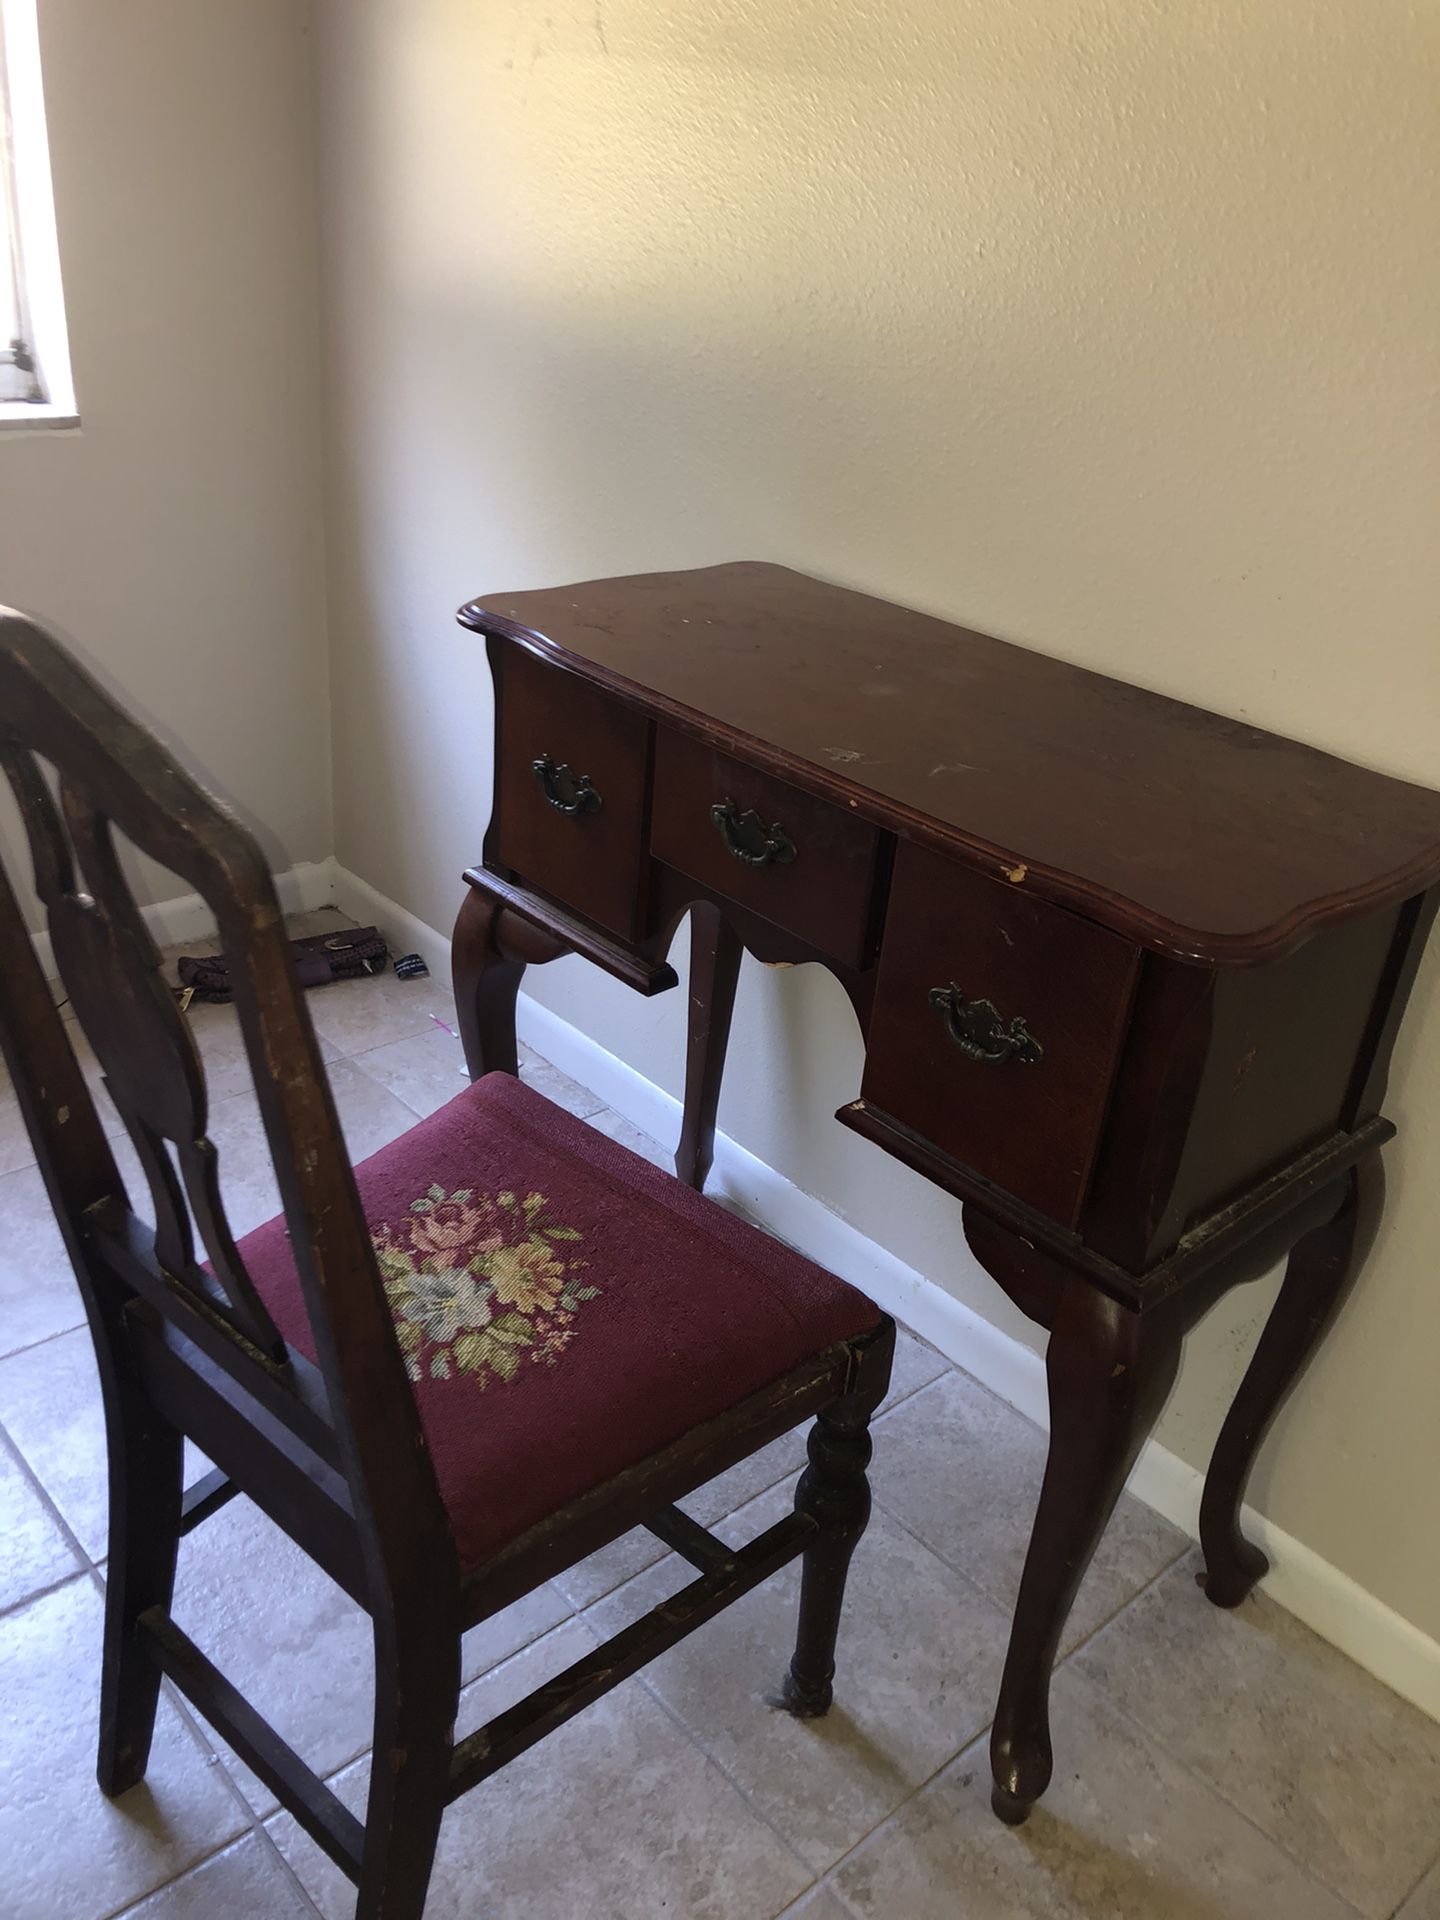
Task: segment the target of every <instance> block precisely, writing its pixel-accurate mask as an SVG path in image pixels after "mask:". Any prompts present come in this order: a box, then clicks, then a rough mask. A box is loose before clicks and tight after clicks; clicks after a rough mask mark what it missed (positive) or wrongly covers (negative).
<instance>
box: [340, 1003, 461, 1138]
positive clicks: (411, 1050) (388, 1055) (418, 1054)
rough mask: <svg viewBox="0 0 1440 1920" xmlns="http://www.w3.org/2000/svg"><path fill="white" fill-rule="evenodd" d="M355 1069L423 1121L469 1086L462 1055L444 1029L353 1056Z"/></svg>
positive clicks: (450, 1035)
mask: <svg viewBox="0 0 1440 1920" xmlns="http://www.w3.org/2000/svg"><path fill="white" fill-rule="evenodd" d="M353 1059H354V1063H355V1065H356V1066H357V1067H361V1068H363V1069H364V1071H365V1072H366V1073H368V1074H369V1075H370V1077H371V1079H372V1080H378V1081H379V1082H380V1084H381V1085H382V1086H384V1087H388V1088H389V1090H390V1092H391V1093H393V1094H394V1095H395V1097H396V1099H398V1100H403V1101H404V1102H405V1104H406V1106H407V1107H409V1108H410V1109H411V1111H412V1112H414V1113H417V1114H419V1115H420V1117H421V1118H422V1119H424V1118H425V1117H426V1116H427V1115H429V1114H432V1113H434V1112H436V1111H437V1109H438V1108H440V1107H443V1106H445V1105H446V1104H447V1102H449V1101H451V1100H453V1099H454V1098H455V1096H456V1095H457V1094H459V1093H463V1092H464V1090H465V1088H466V1087H467V1086H469V1084H470V1080H469V1075H468V1074H467V1073H466V1071H465V1051H464V1048H463V1047H462V1046H461V1045H460V1042H459V1041H458V1040H457V1039H456V1038H455V1036H454V1035H453V1034H451V1033H448V1032H447V1031H446V1030H445V1028H444V1027H437V1026H433V1025H432V1026H431V1028H430V1031H429V1032H428V1033H416V1034H411V1035H410V1037H409V1038H408V1039H405V1040H391V1041H389V1042H388V1043H387V1044H386V1045H385V1046H383V1047H372V1048H371V1049H370V1051H369V1052H368V1053H357V1054H355V1055H354V1056H353Z"/></svg>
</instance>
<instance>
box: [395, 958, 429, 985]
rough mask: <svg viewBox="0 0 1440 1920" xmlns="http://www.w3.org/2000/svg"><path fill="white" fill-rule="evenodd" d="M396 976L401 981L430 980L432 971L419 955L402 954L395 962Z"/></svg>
mask: <svg viewBox="0 0 1440 1920" xmlns="http://www.w3.org/2000/svg"><path fill="white" fill-rule="evenodd" d="M395 976H396V978H397V979H399V980H428V979H429V977H430V969H429V968H428V967H427V966H426V964H425V962H424V961H423V960H422V959H421V958H420V956H419V954H418V953H402V954H401V956H400V958H399V959H398V960H397V961H396V962H395Z"/></svg>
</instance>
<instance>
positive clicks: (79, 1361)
mask: <svg viewBox="0 0 1440 1920" xmlns="http://www.w3.org/2000/svg"><path fill="white" fill-rule="evenodd" d="M0 1423H3V1424H4V1426H5V1428H6V1430H7V1431H8V1432H9V1435H10V1438H11V1439H12V1440H13V1441H14V1442H15V1445H16V1446H17V1447H18V1448H19V1449H20V1451H21V1453H22V1454H23V1455H24V1456H25V1460H26V1463H27V1464H28V1466H29V1468H30V1471H31V1472H32V1473H33V1474H34V1475H35V1478H36V1479H37V1480H38V1481H39V1482H40V1484H41V1486H42V1487H44V1489H45V1491H46V1492H47V1493H48V1494H49V1496H50V1498H51V1499H52V1500H53V1501H54V1502H55V1505H56V1506H57V1507H58V1508H59V1509H60V1512H61V1514H62V1515H63V1516H64V1519H65V1524H66V1525H67V1526H68V1527H69V1528H70V1530H71V1532H72V1533H73V1534H75V1536H76V1538H77V1539H78V1540H79V1542H80V1544H81V1546H82V1547H83V1548H84V1549H85V1551H86V1553H88V1554H89V1555H90V1557H91V1559H93V1560H98V1559H100V1558H102V1557H103V1555H104V1553H105V1528H106V1513H107V1511H108V1497H107V1492H106V1469H105V1417H104V1412H103V1410H102V1407H101V1404H100V1376H99V1374H98V1373H97V1372H96V1369H95V1352H94V1348H93V1347H92V1346H91V1343H90V1330H89V1328H88V1327H81V1328H79V1329H78V1330H77V1331H76V1332H74V1333H64V1334H61V1335H60V1337H59V1338H58V1339H56V1340H47V1341H46V1342H45V1344H44V1345H43V1346H40V1347H32V1348H31V1349H30V1350H29V1352H27V1353H18V1354H12V1355H11V1357H10V1358H9V1359H8V1360H0Z"/></svg>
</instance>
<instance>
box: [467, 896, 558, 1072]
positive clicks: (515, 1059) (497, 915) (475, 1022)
mask: <svg viewBox="0 0 1440 1920" xmlns="http://www.w3.org/2000/svg"><path fill="white" fill-rule="evenodd" d="M568 951H569V949H568V948H567V947H566V946H565V945H564V943H563V942H562V941H559V940H556V939H554V938H553V937H552V936H551V935H549V934H546V933H544V932H542V931H541V929H540V928H538V927H532V926H531V925H530V924H529V922H528V921H525V920H522V919H521V918H520V917H519V916H518V915H517V914H513V913H509V912H507V910H506V909H505V908H504V907H503V906H502V905H501V904H500V902H499V901H498V900H496V899H495V898H494V897H493V895H491V894H488V893H486V891H485V890H484V888H483V887H477V886H474V885H473V884H472V885H471V886H470V887H469V889H468V891H467V892H466V895H465V899H464V902H463V903H462V905H461V908H460V912H459V914H458V915H457V916H456V920H455V931H454V934H453V935H452V939H451V962H450V977H451V981H452V983H453V985H454V989H455V1015H456V1018H457V1020H458V1021H459V1023H460V1039H461V1043H462V1044H463V1046H464V1048H465V1064H466V1066H467V1067H469V1069H470V1078H471V1079H472V1080H478V1079H479V1078H480V1076H481V1074H482V1073H510V1074H518V1072H519V1070H520V1066H519V1053H518V1049H517V1047H516V1043H515V1000H516V996H517V995H518V994H519V991H520V982H521V980H522V979H523V977H524V974H525V968H526V965H527V964H529V963H531V962H543V961H546V960H556V959H558V958H559V957H560V955H561V954H562V953H567V952H568Z"/></svg>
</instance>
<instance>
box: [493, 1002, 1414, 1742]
mask: <svg viewBox="0 0 1440 1920" xmlns="http://www.w3.org/2000/svg"><path fill="white" fill-rule="evenodd" d="M518 1026H519V1030H520V1034H521V1037H522V1038H523V1039H524V1040H526V1041H528V1042H529V1044H530V1045H531V1046H533V1047H534V1048H535V1051H536V1052H537V1053H540V1054H543V1055H544V1056H545V1058H546V1059H547V1060H551V1061H553V1062H554V1064H555V1065H556V1066H557V1067H559V1068H561V1070H562V1071H563V1072H565V1073H568V1074H570V1075H571V1077H572V1078H573V1079H576V1080H578V1081H579V1082H580V1084H581V1085H582V1086H585V1087H589V1088H590V1090H591V1091H592V1092H593V1093H595V1094H596V1095H597V1096H598V1097H599V1098H601V1099H603V1100H604V1101H605V1103H606V1104H607V1105H608V1106H610V1107H613V1108H614V1110H615V1111H616V1112H617V1113H620V1114H623V1115H624V1116H625V1118H626V1119H627V1120H629V1121H630V1122H631V1123H632V1124H633V1125H635V1126H637V1127H639V1128H641V1129H642V1131H644V1132H645V1133H648V1134H650V1135H651V1136H652V1137H653V1138H655V1139H657V1140H662V1141H668V1140H675V1139H678V1137H679V1132H680V1102H679V1101H678V1100H676V1099H675V1098H674V1097H673V1096H672V1095H671V1094H668V1093H666V1092H665V1091H664V1089H663V1088H661V1087H657V1086H656V1085H654V1083H653V1082H652V1081H649V1080H646V1079H645V1078H644V1077H643V1076H642V1075H641V1074H639V1073H637V1072H636V1071H635V1069H634V1068H633V1067H630V1066H627V1065H626V1063H625V1062H624V1061H623V1060H619V1059H617V1058H616V1057H615V1055H614V1054H612V1053H608V1052H607V1051H606V1050H605V1049H604V1048H603V1047H601V1046H600V1045H599V1044H598V1043H597V1042H596V1041H594V1040H592V1039H590V1038H589V1036H588V1035H587V1034H584V1033H581V1032H580V1031H579V1029H578V1028H576V1027H573V1026H571V1025H570V1024H569V1022H568V1021H566V1020H563V1019H561V1017H560V1016H559V1015H558V1014H556V1013H553V1012H551V1010H550V1009H549V1008H548V1007H544V1006H541V1005H540V1003H539V1002H538V1001H535V1000H531V999H529V998H528V997H527V996H526V995H524V994H522V995H521V997H520V1004H519V1016H518ZM709 1191H710V1192H712V1193H723V1194H725V1195H726V1196H727V1197H729V1198H731V1199H733V1200H735V1201H737V1202H738V1203H739V1204H740V1205H742V1206H743V1207H744V1208H745V1209H746V1211H747V1212H749V1213H750V1214H751V1215H753V1217H754V1218H755V1219H757V1220H760V1221H763V1222H764V1224H765V1225H766V1226H767V1227H769V1228H770V1229H771V1230H772V1231H773V1232H774V1233H776V1234H778V1235H779V1236H780V1238H781V1239H783V1240H786V1241H788V1242H789V1243H790V1244H791V1245H792V1246H795V1247H798V1248H800V1250H801V1251H802V1252H804V1253H806V1254H808V1255H809V1256H810V1258H811V1259H812V1260H815V1261H816V1262H817V1263H818V1264H819V1265H821V1266H823V1267H828V1268H829V1269H830V1271H831V1272H832V1273H838V1274H839V1275H840V1276H841V1278H842V1279H845V1280H849V1281H851V1282H852V1283H853V1284H854V1285H855V1286H857V1287H859V1288H860V1289H861V1290H862V1292H865V1293H868V1294H869V1296H870V1298H871V1299H872V1300H874V1301H875V1302H876V1304H877V1305H879V1306H881V1307H883V1308H884V1309H885V1311H886V1312H887V1313H891V1314H893V1315H894V1316H895V1318H896V1319H897V1320H899V1321H901V1322H902V1323H903V1324H904V1325H905V1326H907V1327H909V1328H910V1330H911V1331H912V1332H913V1333H916V1334H918V1335H919V1336H920V1337H921V1339H922V1340H928V1341H929V1342H930V1344H931V1345H932V1346H934V1347H937V1348H938V1349H939V1350H940V1352H941V1353H943V1354H944V1355H945V1356H946V1358H947V1359H950V1360H953V1361H955V1363H956V1364H957V1365H958V1366H961V1367H963V1368H964V1369H965V1371H966V1372H967V1373H969V1374H972V1375H973V1376H974V1377H975V1378H976V1379H977V1380H979V1381H980V1383H981V1384H982V1385H983V1386H986V1387H988V1388H989V1389H990V1391H991V1392H992V1393H994V1394H995V1395H997V1396H998V1398H1000V1399H1002V1400H1004V1401H1006V1402H1007V1403H1008V1404H1009V1405H1010V1406H1012V1407H1014V1408H1016V1409H1017V1410H1018V1411H1019V1412H1020V1413H1023V1414H1024V1415H1025V1416H1026V1417H1027V1419H1030V1420H1033V1421H1034V1422H1035V1424H1036V1425H1037V1426H1039V1427H1041V1428H1045V1427H1047V1426H1048V1421H1049V1407H1048V1402H1047V1398H1046V1387H1045V1362H1044V1359H1043V1357H1042V1356H1041V1355H1040V1354H1038V1353H1035V1352H1032V1350H1031V1349H1030V1348H1029V1347H1027V1346H1025V1345H1023V1344H1022V1343H1021V1342H1020V1341H1018V1340H1016V1339H1013V1338H1012V1337H1011V1336H1010V1335H1009V1334H1007V1333H1003V1332H1001V1330H1000V1329H999V1328H998V1327H995V1326H992V1325H991V1324H990V1322H989V1321H988V1320H984V1319H982V1318H981V1316H980V1315H979V1314H978V1313H975V1312H974V1311H973V1310H972V1309H971V1308H969V1307H967V1306H965V1305H964V1304H963V1302H961V1301H959V1300H957V1299H956V1298H955V1297H954V1295H953V1294H950V1293H947V1292H946V1291H945V1289H944V1288H943V1287H940V1286H937V1285H936V1283H935V1282H934V1281H933V1280H927V1279H926V1278H925V1276H924V1275H923V1274H921V1273H917V1272H916V1270H915V1269H914V1268H913V1267H910V1266H907V1265H906V1264H905V1262H904V1261H903V1260H900V1259H897V1257H896V1256H895V1255H894V1254H893V1253H890V1252H888V1251H887V1250H886V1249H885V1248H884V1247H882V1246H880V1245H879V1244H878V1243H877V1242H876V1241H874V1240H871V1239H869V1238H868V1237H867V1236H866V1235H865V1234H863V1233H861V1232H860V1231H859V1229H858V1228H856V1227H853V1226H852V1225H851V1224H850V1223H849V1222H848V1221H846V1220H842V1219H841V1218H840V1217H839V1215H838V1214H835V1213H833V1212H831V1210H830V1209H829V1208H828V1207H827V1206H826V1205H825V1204H824V1202H823V1201H821V1200H817V1199H816V1198H815V1197H814V1195H812V1194H808V1193H805V1192H802V1191H801V1189H800V1188H799V1187H796V1186H794V1185H792V1183H791V1182H790V1181H789V1180H787V1179H785V1177H784V1176H783V1175H782V1174H779V1173H777V1172H776V1171H775V1169H774V1168H773V1167H770V1166H767V1165H766V1164H765V1162H764V1161H763V1160H759V1159H757V1158H756V1157H755V1155H754V1154H752V1153H749V1152H747V1151H746V1149H745V1148H744V1147H742V1146H740V1145H739V1144H738V1143H737V1142H736V1141H734V1140H732V1139H730V1138H729V1136H728V1135H726V1134H723V1133H717V1134H716V1136H715V1166H714V1170H713V1172H712V1174H711V1178H710V1183H709ZM1203 1485H1204V1476H1203V1475H1202V1474H1201V1473H1200V1472H1198V1471H1197V1470H1196V1468H1194V1467H1192V1466H1191V1465H1190V1464H1189V1463H1188V1461H1185V1460H1182V1459H1181V1458H1180V1457H1179V1456H1178V1455H1177V1454H1174V1453H1171V1452H1170V1450H1169V1449H1168V1448H1167V1447H1163V1446H1161V1445H1160V1443H1159V1442H1158V1441H1155V1440H1152V1441H1150V1443H1149V1444H1148V1445H1147V1446H1146V1448H1145V1450H1144V1452H1143V1453H1142V1454H1141V1456H1140V1459H1139V1461H1138V1462H1137V1464H1136V1467H1135V1471H1134V1473H1133V1474H1132V1475H1131V1477H1130V1492H1131V1493H1133V1494H1134V1495H1135V1497H1136V1499H1138V1500H1142V1501H1143V1502H1144V1503H1145V1505H1146V1506H1148V1507H1150V1508H1152V1509H1153V1510H1154V1511H1155V1512H1156V1513H1158V1514H1160V1515H1162V1516H1163V1518H1165V1519H1166V1520H1168V1521H1170V1522H1171V1524H1172V1525H1173V1526H1176V1527H1179V1528H1180V1529H1181V1531H1182V1532H1184V1533H1186V1534H1188V1535H1189V1536H1190V1538H1191V1539H1192V1540H1195V1539H1198V1538H1199V1526H1200V1494H1201V1490H1202V1488H1203ZM1244 1518H1245V1526H1246V1531H1247V1533H1248V1534H1249V1537H1250V1538H1251V1539H1253V1540H1254V1541H1255V1542H1256V1544H1257V1545H1258V1546H1261V1547H1263V1548H1264V1550H1265V1552H1266V1553H1267V1554H1268V1555H1269V1557H1270V1572H1269V1574H1268V1575H1267V1576H1266V1578H1265V1580H1264V1581H1263V1583H1262V1588H1263V1591H1264V1592H1265V1593H1267V1594H1268V1595H1269V1596H1270V1597H1271V1599H1273V1600H1274V1601H1276V1602H1277V1603H1278V1604H1279V1605H1280V1606H1282V1607H1284V1608H1285V1609H1286V1610H1287V1612H1290V1613H1293V1614H1294V1615H1295V1616H1296V1617H1297V1618H1298V1619H1300V1620H1303V1621H1304V1622H1305V1624H1306V1626H1308V1627H1310V1628H1312V1629H1313V1630H1314V1632H1316V1633H1318V1634H1319V1635H1320V1637H1321V1638H1322V1639H1324V1640H1328V1641H1329V1642H1330V1643H1331V1644H1332V1645H1333V1646H1336V1647H1338V1648H1339V1649H1340V1650H1341V1652H1342V1653H1346V1654H1348V1655H1349V1656H1350V1658H1351V1659H1352V1660H1354V1661H1356V1662H1357V1664H1358V1665H1360V1666H1362V1667H1365V1668H1366V1669H1367V1670H1368V1671H1369V1672H1370V1673H1373V1674H1374V1675H1375V1676H1376V1678H1377V1679H1380V1680H1383V1681H1384V1682H1385V1684H1386V1685H1387V1686H1389V1687H1392V1688H1393V1689H1394V1690H1395V1692H1396V1693H1398V1694H1400V1695H1401V1696H1402V1697H1403V1698H1404V1699H1406V1700H1409V1701H1412V1702H1413V1703H1414V1705H1416V1706H1417V1707H1419V1708H1420V1709H1421V1710H1422V1711H1423V1712H1425V1713H1427V1714H1429V1715H1430V1716H1431V1718H1432V1719H1435V1720H1440V1642H1436V1641H1435V1640H1432V1639H1431V1638H1430V1637H1429V1636H1428V1635H1427V1634H1425V1633H1423V1632H1421V1630H1420V1628H1418V1627H1417V1626H1415V1625H1414V1624H1413V1623H1412V1622H1411V1621H1409V1620H1406V1619H1404V1618H1403V1617H1402V1616H1401V1615H1400V1614H1398V1613H1396V1612H1395V1610H1394V1609H1393V1608H1392V1607H1388V1606H1387V1605H1386V1604H1385V1602H1384V1601H1383V1600H1379V1599H1377V1598H1376V1597H1375V1595H1374V1594H1372V1593H1367V1592H1366V1590H1365V1589H1364V1588H1363V1587H1361V1586H1360V1585H1359V1584H1358V1583H1357V1582H1356V1581H1355V1580H1352V1579H1351V1577H1350V1576H1349V1575H1348V1574H1346V1573H1342V1572H1341V1571H1340V1569H1339V1568H1338V1567H1335V1566H1332V1565H1331V1564H1330V1562H1329V1561H1327V1560H1322V1559H1321V1557H1320V1555H1319V1554H1318V1553H1316V1552H1315V1551H1314V1550H1313V1548H1310V1547H1307V1546H1306V1545H1305V1543H1304V1542H1303V1541H1302V1540H1297V1539H1296V1538H1295V1537H1294V1535H1293V1534H1289V1533H1286V1532H1285V1531H1284V1529H1283V1528H1281V1527H1277V1526H1276V1525H1275V1524H1274V1523H1273V1522H1272V1521H1270V1520H1268V1519H1267V1518H1266V1517H1265V1515H1264V1514H1262V1513H1258V1512H1256V1511H1255V1510H1254V1509H1253V1508H1251V1507H1246V1508H1245V1514H1244Z"/></svg>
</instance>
